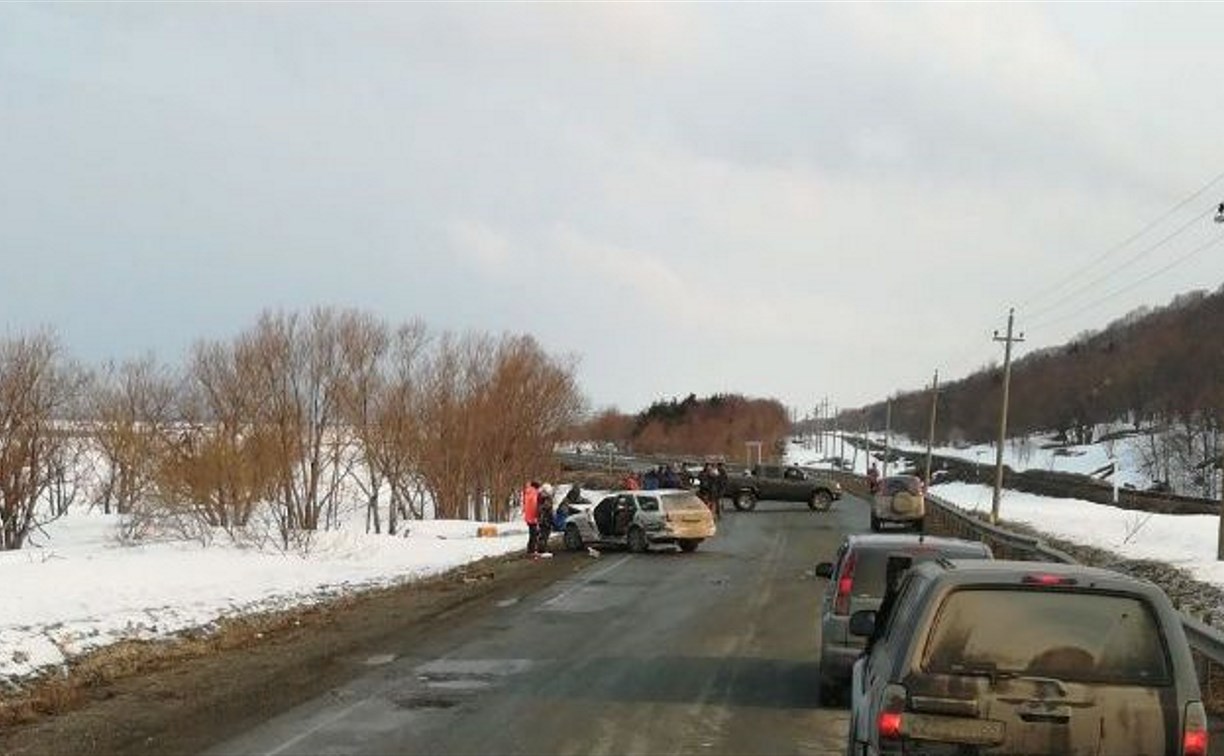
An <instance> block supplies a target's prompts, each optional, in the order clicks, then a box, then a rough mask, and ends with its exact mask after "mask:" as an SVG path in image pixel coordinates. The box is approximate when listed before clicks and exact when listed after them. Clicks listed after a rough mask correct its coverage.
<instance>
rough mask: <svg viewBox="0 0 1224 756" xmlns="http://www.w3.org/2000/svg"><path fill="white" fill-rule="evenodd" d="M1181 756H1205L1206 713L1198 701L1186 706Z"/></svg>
mask: <svg viewBox="0 0 1224 756" xmlns="http://www.w3.org/2000/svg"><path fill="white" fill-rule="evenodd" d="M1182 756H1207V712H1206V711H1205V710H1204V709H1203V704H1202V703H1200V702H1198V701H1194V702H1192V703H1188V704H1186V723H1185V725H1184V726H1183V729H1182Z"/></svg>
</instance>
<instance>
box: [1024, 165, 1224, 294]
mask: <svg viewBox="0 0 1224 756" xmlns="http://www.w3.org/2000/svg"><path fill="white" fill-rule="evenodd" d="M1221 180H1224V173H1220V174H1218V175H1217V176H1215V177H1214V178H1212V179H1211V180H1210V181H1208V182H1207V183H1206V184H1204V185H1203V186H1201V187H1199V188H1198V189H1197V190H1195V191H1194V192H1192V193H1191V194H1190V195H1189V196H1187V197H1185V198H1184V199H1182V200H1181V201H1180V202H1178V203H1177V204H1175V205H1173V207H1171V208H1169V209H1168V210H1166V211H1165V212H1164V213H1162V214H1161V215H1160V216H1159V217H1157V218H1156V219H1155V220H1153V221H1151V222H1149V223H1148V224H1147V225H1145V226H1144V227H1143V228H1141V229H1139V230H1138V231H1136V232H1135V233H1134V234H1131V235H1130V236H1128V237H1127V238H1125V239H1123V240H1122V241H1120V242H1118V243H1117V244H1114V245H1113V246H1111V247H1109V248H1108V249H1106V250H1105V251H1104V252H1102V253H1101V254H1100V255H1098V256H1097V257H1095V258H1093V259H1092V260H1091V261H1089V262H1088V263H1087V264H1085V265H1083V266H1082V267H1080V268H1077V269H1076V270H1075V271H1074V272H1072V273H1071V274H1069V275H1066V276H1064V277H1063V278H1062V279H1061V280H1059V282H1058V283H1057V284H1055V285H1054V286H1053V287H1052V288H1049V289H1046V290H1045V291H1039V292H1036V293H1035V294H1030V295H1029V296H1028V297H1026V298H1025V299H1024V300H1023V301H1022V302H1021V303H1020V307H1021V309H1023V308H1025V307H1028V306H1029V305H1031V304H1034V303H1035V302H1039V301H1041V299H1042V298H1044V297H1046V296H1048V295H1050V294H1053V293H1054V292H1056V291H1058V290H1059V289H1062V288H1063V287H1064V286H1065V285H1066V284H1068V283H1071V282H1073V281H1075V279H1076V278H1078V277H1079V276H1080V275H1081V274H1082V273H1085V272H1087V271H1088V270H1091V269H1092V268H1093V267H1095V266H1096V264H1097V263H1099V262H1101V261H1102V260H1104V259H1105V258H1107V257H1109V256H1110V255H1112V254H1113V253H1115V252H1117V251H1118V250H1121V249H1123V248H1124V247H1127V246H1129V245H1130V244H1131V242H1133V241H1136V240H1137V239H1139V238H1140V237H1142V236H1144V235H1145V234H1147V233H1148V232H1149V231H1151V230H1152V229H1154V228H1156V227H1157V226H1159V225H1160V224H1161V223H1163V222H1164V221H1165V220H1166V219H1167V218H1169V217H1170V216H1172V215H1173V214H1174V213H1176V212H1177V211H1178V210H1181V209H1182V208H1183V207H1185V206H1186V205H1188V204H1190V203H1191V202H1193V201H1195V200H1196V199H1198V198H1199V197H1200V196H1202V195H1203V193H1204V192H1206V191H1207V190H1208V189H1210V188H1211V187H1213V186H1215V185H1216V184H1218V183H1219V182H1220V181H1221Z"/></svg>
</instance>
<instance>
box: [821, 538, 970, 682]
mask: <svg viewBox="0 0 1224 756" xmlns="http://www.w3.org/2000/svg"><path fill="white" fill-rule="evenodd" d="M990 557H991V553H990V547H988V546H987V545H986V544H984V543H981V542H980V541H962V540H961V539H959V538H936V537H931V536H921V535H910V534H905V535H902V534H893V533H889V534H854V535H849V536H846V540H844V541H842V544H841V547H839V548H838V550H837V556H836V557H835V558H834V560H833V561H832V562H821V563H820V564H818V565H816V576H817V577H823V578H831V580H832V582H831V584H830V585H829V586H828V587H827V588H826V589H825V595H824V600H823V601H822V602H821V605H820V702H821V703H822V704H824V705H828V704H834V703H837V702H839V701H841V700H842V699H844V698H845V697H846V693H847V692H848V691H849V688H850V668H851V667H852V666H854V661H855V660H856V659H858V657H859V655H860V654H862V653H863V647H864V646H865V645H866V642H865V641H864V639H862V638H859V637H857V636H854V635H851V634H850V628H849V625H850V615H851V613H852V612H856V611H860V610H863V609H876V608H878V607H879V606H880V601H881V600H882V599H883V598H884V593H885V589H886V588H887V586H888V585H889V584H890V583H893V584H894V587H895V582H894V581H895V579H896V576H898V575H899V574H900V571H902V570H905V569H906V568H908V567H910V566H911V565H913V564H917V563H919V562H927V561H930V560H932V559H939V558H946V559H990Z"/></svg>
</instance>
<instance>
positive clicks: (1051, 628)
mask: <svg viewBox="0 0 1224 756" xmlns="http://www.w3.org/2000/svg"><path fill="white" fill-rule="evenodd" d="M1164 648H1165V647H1164V642H1163V640H1162V636H1161V632H1160V628H1159V625H1158V624H1157V622H1156V620H1155V617H1154V616H1153V614H1152V612H1151V610H1150V609H1149V608H1148V606H1147V604H1146V603H1145V602H1143V601H1141V600H1139V599H1138V598H1136V597H1133V596H1119V595H1113V594H1105V593H1093V592H1088V591H1065V590H1060V591H1039V590H1025V589H1019V588H1016V589H966V590H961V591H957V592H955V593H952V594H950V595H949V596H948V597H947V598H946V599H945V600H944V602H943V605H942V606H941V607H940V609H939V613H938V615H937V617H936V619H935V623H934V626H933V627H932V629H931V632H930V635H929V636H928V639H927V644H926V650H925V653H924V655H923V665H922V666H923V668H924V669H925V670H927V671H928V672H936V673H944V674H954V675H956V674H961V675H988V676H991V677H993V676H996V675H1006V676H1018V675H1022V676H1033V677H1051V678H1057V679H1060V680H1066V681H1076V682H1108V683H1116V684H1135V685H1166V684H1168V683H1169V667H1168V660H1167V656H1166V654H1165V650H1164Z"/></svg>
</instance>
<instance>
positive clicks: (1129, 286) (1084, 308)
mask: <svg viewBox="0 0 1224 756" xmlns="http://www.w3.org/2000/svg"><path fill="white" fill-rule="evenodd" d="M1221 241H1224V234H1217V235H1216V236H1215V237H1213V238H1211V239H1208V240H1207V241H1206V242H1204V243H1203V244H1200V245H1199V246H1197V247H1195V248H1194V249H1192V250H1190V251H1189V252H1187V253H1186V254H1184V255H1182V256H1181V257H1178V258H1176V259H1175V260H1173V261H1172V262H1170V263H1169V264H1167V265H1165V266H1163V267H1160V268H1157V269H1156V270H1154V271H1152V272H1151V273H1149V274H1147V275H1146V276H1144V277H1143V278H1140V279H1139V280H1138V281H1134V282H1132V283H1129V284H1127V285H1126V286H1123V287H1121V288H1120V289H1115V290H1113V291H1111V292H1110V293H1108V294H1106V295H1105V296H1103V297H1101V298H1099V299H1094V300H1093V301H1091V302H1089V303H1088V304H1086V305H1084V306H1082V307H1079V308H1077V309H1075V310H1073V311H1071V312H1069V313H1067V314H1066V315H1061V316H1059V317H1057V318H1053V319H1051V320H1046V321H1044V322H1038V323H1036V324H1035V325H1032V326H1029V330H1030V331H1032V330H1036V329H1039V328H1046V327H1049V326H1052V325H1056V324H1058V323H1061V322H1063V321H1065V320H1069V319H1070V318H1073V317H1075V316H1076V315H1079V314H1080V313H1082V312H1086V311H1088V310H1091V309H1092V308H1094V307H1096V306H1098V305H1100V304H1102V303H1104V302H1108V301H1109V300H1111V299H1113V298H1114V297H1116V296H1118V295H1119V294H1125V293H1126V292H1128V291H1130V290H1131V289H1134V288H1135V287H1137V286H1139V285H1140V284H1144V283H1147V282H1148V281H1150V280H1152V279H1153V278H1155V277H1157V276H1159V275H1161V274H1162V273H1165V272H1166V271H1169V270H1171V269H1173V268H1175V267H1177V266H1178V265H1181V264H1182V263H1184V262H1186V261H1187V260H1189V259H1190V258H1192V257H1194V256H1195V255H1198V254H1199V253H1201V252H1203V251H1204V250H1207V249H1209V248H1211V247H1213V246H1215V245H1216V244H1219V243H1220V242H1221Z"/></svg>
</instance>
